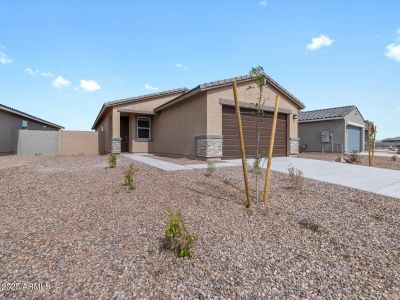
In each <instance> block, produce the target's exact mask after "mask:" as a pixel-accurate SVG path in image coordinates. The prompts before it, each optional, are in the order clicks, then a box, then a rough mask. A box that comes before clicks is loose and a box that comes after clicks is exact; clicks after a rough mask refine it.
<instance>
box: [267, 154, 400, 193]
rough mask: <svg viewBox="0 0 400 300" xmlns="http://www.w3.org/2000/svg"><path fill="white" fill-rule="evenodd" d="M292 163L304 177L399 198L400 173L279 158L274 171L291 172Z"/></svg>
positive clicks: (292, 158)
mask: <svg viewBox="0 0 400 300" xmlns="http://www.w3.org/2000/svg"><path fill="white" fill-rule="evenodd" d="M290 164H292V165H293V166H294V167H295V168H298V169H300V170H302V171H303V173H304V177H307V178H311V179H315V180H319V181H324V182H328V183H334V184H338V185H343V186H347V187H351V188H355V189H359V190H362V191H366V192H372V193H376V194H380V195H384V196H390V197H394V198H398V199H400V171H398V170H389V169H382V168H374V167H366V166H359V165H351V164H344V163H337V162H330V161H322V160H315V159H305V158H295V157H277V158H274V159H273V161H272V169H273V170H274V171H279V172H285V173H288V168H289V166H290Z"/></svg>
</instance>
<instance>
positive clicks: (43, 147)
mask: <svg viewBox="0 0 400 300" xmlns="http://www.w3.org/2000/svg"><path fill="white" fill-rule="evenodd" d="M58 153H59V148H58V131H47V130H18V144H17V154H20V155H35V154H45V155H57V154H58Z"/></svg>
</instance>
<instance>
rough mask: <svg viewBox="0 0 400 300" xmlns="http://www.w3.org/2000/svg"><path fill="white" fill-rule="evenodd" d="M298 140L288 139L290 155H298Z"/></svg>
mask: <svg viewBox="0 0 400 300" xmlns="http://www.w3.org/2000/svg"><path fill="white" fill-rule="evenodd" d="M299 142H300V139H299V138H290V154H299Z"/></svg>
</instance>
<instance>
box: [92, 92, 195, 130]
mask: <svg viewBox="0 0 400 300" xmlns="http://www.w3.org/2000/svg"><path fill="white" fill-rule="evenodd" d="M187 91H188V89H187V88H178V89H173V90H167V91H162V92H158V93H151V94H146V95H140V96H136V97H130V98H124V99H119V100H114V101H109V102H105V103H104V104H103V106H102V107H101V110H100V112H99V114H98V115H97V118H96V120H95V121H94V123H93V126H92V129H94V128H95V127H96V125H97V122H98V121H99V120H100V118H101V116H102V115H103V112H104V110H105V109H106V108H107V107H112V106H116V105H121V104H127V103H133V102H137V101H143V100H148V99H151V98H156V97H161V96H168V95H173V94H178V93H185V92H187Z"/></svg>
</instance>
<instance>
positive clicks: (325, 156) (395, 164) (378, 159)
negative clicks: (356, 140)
mask: <svg viewBox="0 0 400 300" xmlns="http://www.w3.org/2000/svg"><path fill="white" fill-rule="evenodd" d="M340 156H341V154H340V153H321V152H302V153H300V154H299V155H298V157H300V158H310V159H319V160H328V161H334V160H335V159H337V158H338V157H340ZM397 156H398V159H397V160H396V161H393V160H392V158H391V157H386V156H375V161H374V165H373V166H374V167H376V168H384V169H393V170H400V155H397ZM359 158H360V163H359V164H360V165H363V166H368V156H365V155H359Z"/></svg>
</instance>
